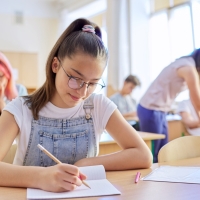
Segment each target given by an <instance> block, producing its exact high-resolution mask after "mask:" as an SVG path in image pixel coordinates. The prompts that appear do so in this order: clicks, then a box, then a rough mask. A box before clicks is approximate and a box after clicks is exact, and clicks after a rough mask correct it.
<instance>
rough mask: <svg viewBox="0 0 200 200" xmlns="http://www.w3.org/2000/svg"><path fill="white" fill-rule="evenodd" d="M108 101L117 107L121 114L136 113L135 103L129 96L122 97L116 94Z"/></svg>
mask: <svg viewBox="0 0 200 200" xmlns="http://www.w3.org/2000/svg"><path fill="white" fill-rule="evenodd" d="M110 100H111V101H113V102H114V103H115V104H116V105H117V108H118V110H119V111H120V112H121V113H122V114H126V113H130V112H133V111H136V102H135V100H134V99H133V98H132V97H131V96H130V95H125V96H122V95H121V94H120V93H116V94H114V95H112V96H111V97H110Z"/></svg>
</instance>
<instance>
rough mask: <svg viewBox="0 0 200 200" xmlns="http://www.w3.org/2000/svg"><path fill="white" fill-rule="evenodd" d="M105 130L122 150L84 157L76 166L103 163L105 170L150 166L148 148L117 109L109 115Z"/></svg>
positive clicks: (150, 155)
mask: <svg viewBox="0 0 200 200" xmlns="http://www.w3.org/2000/svg"><path fill="white" fill-rule="evenodd" d="M106 130H107V131H108V132H109V133H110V135H111V136H112V137H113V138H114V139H115V141H116V142H117V144H118V145H119V146H120V147H121V148H122V151H119V152H116V153H112V154H108V155H103V156H99V157H94V158H85V159H82V160H80V161H78V162H77V163H76V165H77V166H87V165H104V167H105V169H106V170H126V169H136V168H149V167H150V166H151V164H152V154H151V152H150V150H149V148H148V147H147V145H146V144H145V142H144V141H143V140H142V138H141V137H140V136H139V135H138V133H137V132H136V131H135V129H134V128H133V127H132V126H131V125H129V124H128V122H127V121H126V120H125V119H124V117H123V116H122V115H121V114H120V112H119V111H118V110H115V111H114V112H113V114H112V115H111V117H110V119H109V121H108V123H107V126H106Z"/></svg>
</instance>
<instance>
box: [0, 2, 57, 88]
mask: <svg viewBox="0 0 200 200" xmlns="http://www.w3.org/2000/svg"><path fill="white" fill-rule="evenodd" d="M0 5H1V6H0V27H1V31H0V50H2V51H17V52H34V53H38V67H39V82H38V86H41V85H42V84H43V82H44V80H45V64H46V60H47V56H48V54H49V52H50V50H51V48H52V46H53V44H54V43H55V41H56V39H57V31H58V13H57V11H56V9H55V5H52V4H51V3H50V2H48V1H39V0H6V1H4V0H0ZM16 11H20V12H22V13H23V16H24V20H23V23H22V24H17V23H16V22H15V12H16ZM13 67H14V66H13ZM27 67H28V66H27Z"/></svg>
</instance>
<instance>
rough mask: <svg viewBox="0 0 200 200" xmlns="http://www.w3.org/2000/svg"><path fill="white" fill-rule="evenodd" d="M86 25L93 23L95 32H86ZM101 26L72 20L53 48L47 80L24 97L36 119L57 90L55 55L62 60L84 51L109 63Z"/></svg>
mask: <svg viewBox="0 0 200 200" xmlns="http://www.w3.org/2000/svg"><path fill="white" fill-rule="evenodd" d="M84 25H92V26H93V27H94V29H95V34H93V33H89V32H84V31H82V28H83V26H84ZM101 38H102V35H101V30H100V28H99V27H98V26H97V25H96V24H94V23H92V22H90V21H89V20H87V19H77V20H75V21H74V22H72V23H71V24H70V25H69V26H68V28H67V29H66V30H65V31H64V32H63V34H62V35H61V36H60V38H59V39H58V40H57V42H56V44H55V45H54V47H53V49H52V50H51V52H50V54H49V57H48V59H47V63H46V81H45V83H44V84H43V86H42V87H41V88H39V89H38V90H37V91H35V92H34V93H33V94H31V95H29V96H26V97H24V98H25V104H26V105H27V106H28V107H29V108H30V109H31V111H32V114H33V117H34V119H35V120H37V119H38V113H39V111H40V109H41V108H42V107H43V106H45V105H46V103H47V102H49V101H50V99H51V97H52V95H53V94H54V92H55V89H56V88H55V76H56V74H55V73H53V71H52V62H53V59H54V57H58V58H59V59H60V60H62V59H64V58H65V57H69V58H71V56H73V55H75V54H76V53H78V52H83V53H86V54H89V55H91V56H92V57H95V58H100V59H103V60H104V61H105V64H106V63H107V59H108V52H107V50H106V48H105V46H104V44H103V42H102V39H101Z"/></svg>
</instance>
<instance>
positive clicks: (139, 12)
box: [130, 0, 151, 102]
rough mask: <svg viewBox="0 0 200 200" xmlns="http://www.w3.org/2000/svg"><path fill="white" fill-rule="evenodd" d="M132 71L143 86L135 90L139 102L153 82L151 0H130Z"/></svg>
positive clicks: (135, 96)
mask: <svg viewBox="0 0 200 200" xmlns="http://www.w3.org/2000/svg"><path fill="white" fill-rule="evenodd" d="M130 3H131V4H130V9H131V12H130V29H131V30H130V32H131V45H130V46H131V73H132V74H134V75H136V76H138V77H139V79H140V80H141V83H142V85H141V87H137V88H136V89H135V90H134V92H133V94H132V95H133V98H134V99H136V101H137V102H138V101H139V100H140V98H141V97H142V95H143V94H144V93H145V92H146V90H147V88H148V87H149V85H150V84H151V78H150V70H151V68H150V61H149V55H150V50H149V13H150V2H149V0H140V1H138V0H131V1H130Z"/></svg>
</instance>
